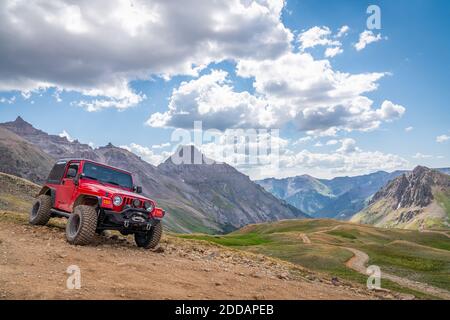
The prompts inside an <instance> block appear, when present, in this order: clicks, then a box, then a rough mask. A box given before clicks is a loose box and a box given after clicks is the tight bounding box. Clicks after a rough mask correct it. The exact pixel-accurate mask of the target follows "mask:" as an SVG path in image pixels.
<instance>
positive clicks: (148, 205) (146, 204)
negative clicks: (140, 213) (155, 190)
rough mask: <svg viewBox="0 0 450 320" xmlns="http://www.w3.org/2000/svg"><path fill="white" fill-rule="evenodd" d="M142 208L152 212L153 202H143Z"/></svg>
mask: <svg viewBox="0 0 450 320" xmlns="http://www.w3.org/2000/svg"><path fill="white" fill-rule="evenodd" d="M144 208H145V210H147V211H148V212H152V211H153V203H151V202H150V201H145V202H144Z"/></svg>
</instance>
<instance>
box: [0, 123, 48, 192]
mask: <svg viewBox="0 0 450 320" xmlns="http://www.w3.org/2000/svg"><path fill="white" fill-rule="evenodd" d="M52 165H53V159H52V158H51V157H50V156H49V155H48V154H46V153H45V152H42V151H41V150H40V148H39V147H37V146H35V145H33V144H31V143H29V142H28V141H26V140H25V139H23V138H21V137H19V136H18V135H16V134H14V133H13V132H11V131H9V130H7V129H5V128H2V127H0V172H4V173H10V174H13V175H16V176H19V177H23V178H26V179H29V180H32V181H35V182H38V183H42V182H43V181H45V179H46V178H47V175H48V173H49V172H50V169H51V168H52Z"/></svg>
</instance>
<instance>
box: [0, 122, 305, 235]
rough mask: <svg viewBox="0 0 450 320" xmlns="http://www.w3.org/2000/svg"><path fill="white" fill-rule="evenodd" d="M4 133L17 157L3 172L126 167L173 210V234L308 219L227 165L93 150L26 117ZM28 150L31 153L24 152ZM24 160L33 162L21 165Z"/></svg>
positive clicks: (39, 174) (37, 176)
mask: <svg viewBox="0 0 450 320" xmlns="http://www.w3.org/2000/svg"><path fill="white" fill-rule="evenodd" d="M0 129H1V130H2V131H0V138H2V139H1V140H0V141H16V142H15V143H14V144H12V143H3V144H0V146H4V148H3V149H2V150H4V152H3V154H4V155H9V154H11V155H12V156H10V157H8V158H5V161H2V163H1V167H0V171H2V172H6V173H11V174H15V175H18V176H21V177H25V178H28V179H30V180H31V181H33V182H38V183H41V182H42V181H43V180H44V179H45V178H46V177H47V175H48V172H49V171H50V169H51V165H52V164H53V162H54V161H55V159H59V158H71V157H74V158H86V159H91V160H96V161H100V162H104V163H107V164H110V165H113V166H117V167H122V168H126V169H128V170H129V171H131V172H133V177H134V180H135V182H136V184H139V185H142V187H143V191H144V193H145V194H147V195H148V196H150V197H152V198H154V199H155V200H157V202H158V203H159V204H160V205H161V206H162V207H164V208H165V209H166V210H167V212H168V213H169V214H168V215H167V216H166V224H167V226H168V227H169V229H170V230H172V231H178V232H207V233H209V232H210V233H218V232H219V233H220V232H226V231H230V230H234V229H236V228H239V227H242V226H244V225H246V224H249V223H258V222H265V221H274V220H279V219H290V218H304V217H307V215H305V214H304V213H303V212H302V211H301V210H299V209H297V208H295V207H293V206H291V205H289V204H287V203H285V202H284V201H282V200H279V199H278V198H276V197H274V196H272V195H271V194H270V193H268V192H266V191H265V190H264V189H263V188H261V187H260V186H259V185H257V184H255V183H254V182H252V181H251V180H250V179H249V178H248V177H247V176H245V175H244V174H242V173H240V172H239V171H237V170H235V169H234V168H232V167H230V166H228V165H226V164H212V165H209V164H205V163H204V161H202V162H200V163H199V164H180V165H176V164H175V163H173V162H172V161H171V160H173V157H171V158H169V159H168V160H166V161H165V162H164V163H162V164H161V165H160V166H158V167H155V166H153V165H152V164H150V163H147V162H146V161H144V160H142V159H141V158H140V157H138V156H137V155H135V154H133V153H131V152H129V151H127V150H124V149H122V148H118V147H115V146H113V145H112V144H108V145H107V146H104V147H100V148H97V149H93V148H91V147H90V146H89V145H87V144H82V143H80V142H78V141H76V140H75V141H69V140H67V139H66V138H64V137H59V136H56V135H49V134H47V133H45V132H44V131H42V130H39V129H36V128H34V127H33V126H32V125H31V124H29V123H28V122H26V121H24V120H23V119H22V118H21V117H18V118H17V119H16V120H15V121H11V122H6V123H1V124H0ZM10 137H14V139H11V138H10ZM25 147H26V148H28V149H29V151H22V150H23V149H24V148H25ZM187 148H192V147H187ZM183 149H185V150H189V152H190V151H192V153H193V154H195V155H197V156H198V155H199V152H198V150H197V149H195V148H193V149H186V147H184V148H181V149H179V150H178V151H177V152H181V151H180V150H183ZM203 157H204V156H203V155H201V154H200V158H201V159H203ZM22 158H24V159H28V160H27V161H26V162H23V163H22V162H18V161H19V160H20V159H22Z"/></svg>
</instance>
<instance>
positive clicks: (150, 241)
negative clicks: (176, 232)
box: [134, 221, 162, 249]
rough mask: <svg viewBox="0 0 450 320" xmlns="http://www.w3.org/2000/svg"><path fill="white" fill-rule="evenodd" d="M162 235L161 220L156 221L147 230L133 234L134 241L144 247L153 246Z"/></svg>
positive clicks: (150, 247)
mask: <svg viewBox="0 0 450 320" xmlns="http://www.w3.org/2000/svg"><path fill="white" fill-rule="evenodd" d="M161 236H162V222H161V221H158V222H156V224H155V225H154V226H153V227H152V228H151V229H150V230H149V231H147V232H139V233H135V234H134V241H136V244H137V246H138V247H141V248H145V249H153V248H155V247H156V246H157V245H158V243H159V241H160V240H161Z"/></svg>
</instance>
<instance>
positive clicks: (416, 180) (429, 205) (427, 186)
mask: <svg viewBox="0 0 450 320" xmlns="http://www.w3.org/2000/svg"><path fill="white" fill-rule="evenodd" d="M351 221H352V222H356V223H365V224H372V225H375V226H379V227H396V228H405V229H420V230H421V229H441V228H444V229H446V228H448V227H450V224H449V222H450V175H448V174H444V173H442V172H440V171H438V170H432V169H429V168H426V167H423V166H418V167H416V168H415V169H414V170H413V171H412V172H407V173H404V174H402V175H401V176H399V177H397V178H395V179H394V180H392V181H391V182H389V183H388V184H387V185H386V186H384V187H383V188H381V189H380V190H379V191H378V192H377V193H375V195H374V196H373V197H372V199H371V200H370V202H369V206H368V207H367V208H365V209H364V210H362V211H361V212H359V213H358V214H356V215H354V216H353V217H352V219H351Z"/></svg>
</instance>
